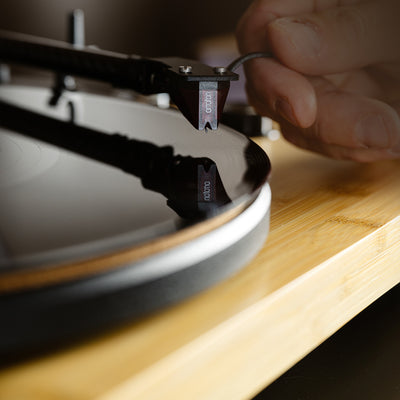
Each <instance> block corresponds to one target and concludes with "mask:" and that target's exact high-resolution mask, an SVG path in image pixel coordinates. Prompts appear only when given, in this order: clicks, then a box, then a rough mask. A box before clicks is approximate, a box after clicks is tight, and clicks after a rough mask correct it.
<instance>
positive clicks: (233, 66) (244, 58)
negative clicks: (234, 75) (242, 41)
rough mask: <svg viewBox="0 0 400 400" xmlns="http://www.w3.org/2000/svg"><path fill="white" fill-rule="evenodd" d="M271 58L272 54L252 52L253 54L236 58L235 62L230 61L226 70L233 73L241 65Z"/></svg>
mask: <svg viewBox="0 0 400 400" xmlns="http://www.w3.org/2000/svg"><path fill="white" fill-rule="evenodd" d="M263 57H264V58H272V57H273V54H272V53H267V52H254V53H248V54H245V55H244V56H241V57H239V58H237V59H236V60H234V61H232V62H231V63H230V64H229V65H228V66H227V67H226V69H227V70H229V71H232V72H233V71H235V70H236V69H238V68H239V67H240V66H241V65H242V64H243V63H245V62H247V61H249V60H252V59H254V58H263Z"/></svg>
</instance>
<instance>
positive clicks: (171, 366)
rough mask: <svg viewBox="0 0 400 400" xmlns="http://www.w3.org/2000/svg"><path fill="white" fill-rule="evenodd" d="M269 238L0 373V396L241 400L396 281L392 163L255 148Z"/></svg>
mask: <svg viewBox="0 0 400 400" xmlns="http://www.w3.org/2000/svg"><path fill="white" fill-rule="evenodd" d="M260 143H261V144H262V146H264V147H265V149H266V150H267V152H268V154H269V155H270V157H271V159H272V167H273V173H272V177H271V188H272V194H273V202H272V220H271V232H270V235H269V237H268V239H267V242H266V244H265V246H264V248H263V249H262V251H261V252H260V253H259V254H258V256H257V257H256V258H255V259H254V260H253V261H252V262H251V263H250V264H249V265H248V266H247V267H246V268H244V269H243V270H242V271H241V272H240V273H238V274H237V275H236V276H234V277H233V278H231V279H230V280H228V281H226V282H224V283H222V284H219V285H217V286H215V287H214V288H212V289H210V290H208V291H206V292H204V293H202V294H200V295H198V296H196V297H194V298H192V299H190V300H189V301H186V302H184V303H182V304H179V305H177V306H175V307H172V308H169V309H168V310H165V311H163V312H160V313H158V314H156V315H153V316H151V317H148V318H145V319H143V320H141V321H139V322H136V323H133V324H131V325H130V326H128V327H126V328H124V329H121V330H117V331H115V332H113V333H112V334H108V335H105V336H103V337H100V338H97V339H95V340H92V341H90V342H87V343H84V344H81V345H79V346H76V347H73V348H70V349H66V350H64V351H60V352H57V353H53V354H51V355H48V356H46V357H43V358H39V359H36V360H31V361H30V362H25V363H22V364H19V365H15V366H12V367H9V368H7V369H4V370H2V371H1V373H0V399H2V400H3V399H4V400H8V399H25V398H29V399H41V400H47V399H52V400H55V399H63V400H64V399H65V400H67V399H68V400H69V399H74V400H80V399H82V400H83V399H85V400H86V399H101V400H117V399H124V400H125V399H145V400H152V399H157V400H158V399H163V400H168V399H171V400H172V399H173V400H177V399H191V400H196V399H198V400H200V399H201V400H204V399H207V400H209V399H218V400H221V399H229V400H234V399H237V400H239V399H249V398H251V396H252V395H254V394H255V393H257V392H258V391H259V390H260V389H262V388H263V387H264V386H266V385H267V384H268V383H269V382H271V381H272V380H274V379H275V378H276V377H277V376H279V375H280V374H281V373H283V372H284V371H285V370H287V369H288V368H289V367H290V366H292V365H293V364H294V363H295V362H296V361H298V360H299V359H300V358H302V357H303V356H304V355H305V354H307V353H308V352H310V351H311V350H312V349H313V348H315V347H316V346H317V345H318V344H319V343H321V342H322V341H324V340H325V339H326V338H327V337H329V336H330V335H331V334H332V333H334V332H335V331H336V330H337V329H339V328H340V327H341V326H342V325H343V324H345V323H346V322H347V321H348V320H349V319H351V318H352V317H354V316H355V315H356V314H357V313H359V312H360V311H361V310H362V309H364V308H365V307H366V306H367V305H369V304H370V303H371V302H373V301H374V300H375V299H376V298H378V297H379V296H380V295H382V294H383V293H384V292H386V291H387V290H389V289H390V288H391V287H393V286H394V285H395V284H396V283H398V282H399V281H400V268H399V267H398V260H399V259H400V240H399V239H400V202H399V198H400V184H399V183H400V163H399V162H394V161H390V162H389V161H387V162H381V163H375V164H366V165H359V164H355V163H352V162H339V161H333V160H329V159H325V158H323V157H320V156H318V155H314V154H311V153H308V152H304V151H302V150H298V149H295V148H294V147H292V146H291V145H289V144H287V143H285V142H283V141H281V140H279V141H277V142H272V143H270V142H268V141H267V140H266V139H262V140H260Z"/></svg>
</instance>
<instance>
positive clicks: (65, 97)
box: [0, 32, 271, 360]
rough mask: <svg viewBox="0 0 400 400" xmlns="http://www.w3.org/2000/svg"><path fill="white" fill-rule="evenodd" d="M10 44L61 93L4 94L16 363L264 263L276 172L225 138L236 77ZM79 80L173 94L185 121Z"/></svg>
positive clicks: (5, 248) (8, 274)
mask: <svg viewBox="0 0 400 400" xmlns="http://www.w3.org/2000/svg"><path fill="white" fill-rule="evenodd" d="M0 36H1V37H0V57H1V59H2V60H3V61H5V62H16V63H23V64H29V65H33V66H38V67H41V68H48V69H51V70H54V71H55V72H56V76H57V82H56V84H55V85H53V86H52V87H50V86H49V85H43V84H39V83H38V82H35V83H34V84H32V83H30V84H27V83H26V82H24V81H23V80H22V81H21V80H18V79H14V77H12V79H11V80H10V81H8V80H7V79H3V82H2V84H1V85H0V127H1V128H0V131H1V134H0V155H1V156H0V188H1V189H0V190H1V192H0V193H1V195H0V226H1V231H0V232H1V233H0V318H1V320H2V321H7V323H5V324H2V329H1V331H0V356H1V357H2V359H3V360H5V359H7V358H14V357H17V356H19V355H21V354H27V353H29V352H31V351H36V350H40V349H44V348H46V349H48V348H49V347H51V346H53V345H58V344H60V343H65V342H68V341H71V340H74V339H76V338H80V337H83V336H85V335H89V334H93V333H96V332H99V331H101V330H103V329H106V328H109V327H112V326H115V325H117V324H121V323H123V322H125V321H128V320H132V319H133V318H137V317H139V316H141V315H144V314H146V313H149V312H152V311H154V310H156V309H159V308H161V307H165V306H167V305H169V304H173V303H175V302H177V301H180V300H183V299H184V298H187V297H188V296H191V295H194V294H195V293H197V292H199V291H201V290H204V289H205V288H207V287H209V286H211V285H213V284H215V283H217V282H219V281H221V280H222V279H225V278H227V277H229V276H230V275H232V274H233V273H235V272H236V271H238V270H239V269H240V268H242V267H244V266H245V265H246V264H247V263H248V262H249V261H250V259H251V258H252V257H254V256H255V255H256V254H257V252H258V251H259V249H260V248H261V246H262V245H263V243H264V241H265V239H266V236H267V233H268V225H269V211H270V200H271V193H270V189H269V185H268V183H267V178H268V175H269V172H270V163H269V160H268V157H267V155H266V154H265V153H264V151H263V150H262V149H261V148H260V147H258V146H257V145H256V144H255V143H254V142H252V141H251V140H249V139H248V138H247V137H245V136H243V135H241V134H239V133H238V132H236V131H234V130H232V129H230V128H228V127H226V126H219V127H218V121H219V118H220V114H221V112H222V108H223V103H224V101H225V98H226V95H227V91H228V89H229V82H230V81H231V80H234V79H236V78H237V76H236V74H234V73H233V72H232V70H233V68H231V69H229V68H228V69H224V70H222V69H212V68H210V67H207V66H203V65H201V64H196V63H194V62H192V61H191V62H190V68H189V64H188V63H187V62H186V60H183V61H182V60H179V59H178V60H176V59H165V60H150V61H148V60H144V59H142V58H136V57H128V58H125V57H123V56H121V55H116V54H114V53H108V52H103V51H100V50H97V49H87V48H82V46H80V47H79V46H78V47H77V46H76V45H75V46H74V45H71V46H69V45H66V44H59V43H55V42H48V41H42V40H39V39H36V38H30V37H25V36H21V35H14V34H9V33H5V32H2V34H1V35H0ZM87 55H89V58H88V59H85V58H84V57H86V56H87ZM257 56H260V55H257ZM80 57H83V58H82V59H80ZM82 60H83V61H82ZM110 60H112V61H113V62H114V61H115V62H116V64H115V63H110V62H109V61H110ZM126 60H128V64H127V63H125V61H126ZM242 61H243V60H242ZM103 62H105V64H104V63H103ZM132 63H133V64H132ZM137 63H139V64H137ZM115 65H117V67H118V69H117V70H115V69H114V67H115ZM127 65H128V67H129V68H128V67H127ZM132 65H133V67H132ZM132 68H133V70H132ZM93 71H94V72H93ZM132 71H134V72H133V76H134V79H132ZM138 71H139V72H138ZM71 74H72V75H79V76H83V77H85V78H95V79H101V80H105V81H107V82H110V83H112V84H113V85H114V86H117V87H124V88H130V89H134V90H136V91H139V92H141V93H144V94H151V93H159V92H162V91H167V92H169V94H170V95H171V98H172V99H173V100H174V103H175V104H176V105H177V106H178V108H179V109H180V110H181V112H182V113H180V112H179V111H177V110H176V109H159V108H156V107H154V106H152V105H149V104H144V103H143V102H139V101H134V100H133V101H132V99H126V98H124V97H123V96H121V95H119V94H120V93H121V92H118V91H115V90H111V89H110V90H109V91H108V92H107V93H104V92H103V93H100V92H99V91H98V90H93V89H92V88H91V89H90V90H89V89H88V90H76V89H75V87H70V86H68V84H69V83H71V82H74V81H73V80H72V78H70V75H71ZM124 74H128V75H124ZM137 74H139V75H137ZM4 75H6V74H3V76H4ZM127 76H129V79H128V78H126V77H127ZM160 77H161V78H160ZM138 82H139V83H138ZM160 82H161V83H160ZM149 85H150V86H149ZM71 89H73V90H71ZM122 93H125V92H122ZM182 114H183V115H182ZM184 117H186V119H185V118H184ZM188 120H189V122H190V123H189V122H188ZM192 125H194V126H195V127H196V128H198V129H205V130H206V132H204V131H202V132H200V131H196V130H195V129H194V128H193V126H192ZM207 128H208V132H207Z"/></svg>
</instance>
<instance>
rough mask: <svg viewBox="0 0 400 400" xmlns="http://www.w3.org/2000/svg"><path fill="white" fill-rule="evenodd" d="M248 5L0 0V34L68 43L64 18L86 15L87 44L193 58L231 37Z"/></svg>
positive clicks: (220, 0) (190, 0)
mask: <svg viewBox="0 0 400 400" xmlns="http://www.w3.org/2000/svg"><path fill="white" fill-rule="evenodd" d="M250 3H251V1H250V0H235V1H232V0H201V1H195V0H186V1H185V0H168V1H165V0H151V1H148V0H68V1H67V0H57V1H54V0H35V1H26V0H1V2H0V29H7V30H13V31H19V32H22V33H28V34H33V35H37V36H44V37H49V38H53V39H58V40H65V39H66V29H67V28H66V27H67V14H68V12H70V11H71V10H72V9H74V8H80V9H82V10H83V11H84V12H85V15H86V43H87V44H95V45H97V46H99V47H100V48H102V49H105V50H113V51H118V52H124V53H131V54H140V55H144V56H167V55H168V56H175V55H177V56H184V57H195V56H196V52H197V48H198V47H197V46H198V43H199V42H200V41H202V40H204V39H209V38H214V37H218V36H229V35H232V34H233V32H234V30H235V26H236V24H237V22H238V20H239V18H240V16H241V14H242V13H243V12H244V11H245V9H246V8H247V7H248V5H249V4H250Z"/></svg>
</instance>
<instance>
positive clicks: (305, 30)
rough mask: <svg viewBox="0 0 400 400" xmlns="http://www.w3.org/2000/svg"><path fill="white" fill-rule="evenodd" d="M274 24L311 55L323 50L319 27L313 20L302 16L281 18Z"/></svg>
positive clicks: (296, 46) (297, 46) (294, 43)
mask: <svg viewBox="0 0 400 400" xmlns="http://www.w3.org/2000/svg"><path fill="white" fill-rule="evenodd" d="M272 25H273V26H274V27H275V28H278V29H279V30H281V31H282V32H283V33H285V34H286V35H287V36H288V38H289V40H290V42H291V43H292V44H293V46H294V47H295V48H296V49H297V50H298V51H301V52H302V53H305V54H306V55H311V56H315V55H317V54H319V52H320V51H321V47H322V40H321V35H320V33H319V27H318V26H317V25H316V24H314V23H313V22H311V21H309V20H305V19H300V18H280V19H278V20H276V21H274V22H273V23H272Z"/></svg>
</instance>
